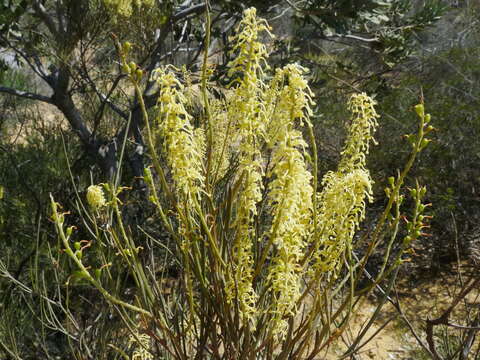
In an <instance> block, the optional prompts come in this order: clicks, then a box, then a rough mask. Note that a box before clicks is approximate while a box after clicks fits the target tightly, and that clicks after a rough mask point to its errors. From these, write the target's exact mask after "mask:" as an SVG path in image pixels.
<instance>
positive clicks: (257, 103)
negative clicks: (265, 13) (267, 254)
mask: <svg viewBox="0 0 480 360" xmlns="http://www.w3.org/2000/svg"><path fill="white" fill-rule="evenodd" d="M237 31H238V32H237V34H236V36H234V37H233V38H232V40H233V41H234V43H235V45H234V47H233V49H232V54H233V55H234V56H235V60H233V61H232V62H230V64H229V67H230V70H229V76H234V75H237V74H238V73H240V74H241V75H242V76H241V77H238V78H236V79H235V80H234V81H233V82H232V85H233V84H235V85H237V86H236V87H235V88H234V89H233V94H232V96H231V97H230V99H229V103H228V104H227V106H228V110H227V112H228V117H229V120H230V121H232V123H233V126H234V127H235V130H236V131H235V132H236V134H237V136H238V138H237V142H238V143H239V144H240V146H239V169H238V174H240V177H241V179H242V181H243V182H242V191H241V194H240V196H239V201H238V207H237V208H238V211H237V220H236V221H237V224H238V232H237V237H236V241H235V249H234V259H233V262H234V265H233V266H234V269H233V275H234V276H233V279H231V280H230V281H229V283H228V284H227V288H228V291H227V293H228V294H229V299H230V300H231V299H232V298H233V297H236V298H237V299H239V303H240V307H241V308H242V312H243V315H244V317H245V318H246V319H250V320H251V319H253V315H254V314H255V301H256V298H257V296H256V294H255V291H254V289H253V286H252V280H253V279H252V271H253V258H252V243H253V241H254V240H253V239H254V236H255V234H254V231H253V229H252V222H253V219H254V217H255V216H256V215H257V203H258V202H259V201H260V200H261V198H262V188H263V185H262V176H263V169H262V157H261V153H260V148H259V143H260V139H261V138H263V137H264V134H265V123H266V114H265V111H264V108H263V106H262V96H263V93H264V89H265V84H264V83H263V76H262V75H263V70H262V66H263V65H264V64H265V58H266V56H267V50H266V48H265V45H263V44H262V43H260V41H259V33H260V32H262V31H268V27H267V25H266V22H265V21H262V20H259V19H257V17H256V14H255V9H254V8H250V9H247V10H245V12H244V16H243V19H242V21H241V22H240V25H239V28H238V30H237Z"/></svg>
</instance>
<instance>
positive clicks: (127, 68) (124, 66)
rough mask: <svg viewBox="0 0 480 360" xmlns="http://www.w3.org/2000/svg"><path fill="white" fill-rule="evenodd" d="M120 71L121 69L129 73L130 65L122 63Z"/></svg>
mask: <svg viewBox="0 0 480 360" xmlns="http://www.w3.org/2000/svg"><path fill="white" fill-rule="evenodd" d="M122 71H123V72H124V73H125V74H130V66H128V65H127V64H123V65H122Z"/></svg>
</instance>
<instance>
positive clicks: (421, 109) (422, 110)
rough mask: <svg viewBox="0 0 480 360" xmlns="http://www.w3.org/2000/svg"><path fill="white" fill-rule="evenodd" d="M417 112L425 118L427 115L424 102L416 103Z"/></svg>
mask: <svg viewBox="0 0 480 360" xmlns="http://www.w3.org/2000/svg"><path fill="white" fill-rule="evenodd" d="M415 112H416V113H417V115H418V116H419V117H421V118H423V117H424V116H425V107H424V106H423V104H418V105H415Z"/></svg>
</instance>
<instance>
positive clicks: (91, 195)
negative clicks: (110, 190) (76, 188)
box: [87, 185, 107, 210]
mask: <svg viewBox="0 0 480 360" xmlns="http://www.w3.org/2000/svg"><path fill="white" fill-rule="evenodd" d="M87 203H88V205H90V207H91V208H92V209H93V210H98V209H100V208H101V207H103V206H105V205H106V204H107V202H106V201H105V195H104V193H103V189H102V188H101V186H98V185H90V186H89V187H88V188H87Z"/></svg>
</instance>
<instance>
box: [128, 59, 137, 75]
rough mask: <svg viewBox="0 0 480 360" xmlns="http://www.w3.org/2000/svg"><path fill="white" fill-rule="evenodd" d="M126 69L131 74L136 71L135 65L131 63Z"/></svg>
mask: <svg viewBox="0 0 480 360" xmlns="http://www.w3.org/2000/svg"><path fill="white" fill-rule="evenodd" d="M128 67H129V68H130V72H131V73H133V72H135V71H136V70H137V64H135V63H134V62H133V61H130V63H129V64H128Z"/></svg>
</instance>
